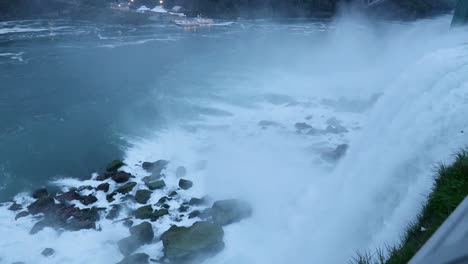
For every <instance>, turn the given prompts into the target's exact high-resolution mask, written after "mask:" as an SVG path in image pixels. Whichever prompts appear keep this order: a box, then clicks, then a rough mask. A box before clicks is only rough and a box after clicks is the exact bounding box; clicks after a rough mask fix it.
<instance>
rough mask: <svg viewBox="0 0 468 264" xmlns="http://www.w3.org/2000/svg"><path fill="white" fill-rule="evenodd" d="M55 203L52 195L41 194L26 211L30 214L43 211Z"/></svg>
mask: <svg viewBox="0 0 468 264" xmlns="http://www.w3.org/2000/svg"><path fill="white" fill-rule="evenodd" d="M54 205H55V201H54V198H53V197H52V196H43V197H41V198H39V199H37V200H36V201H35V202H33V203H32V204H30V205H29V206H28V211H29V213H31V214H33V215H34V214H39V213H44V212H46V211H47V210H50V209H51V208H53V207H54Z"/></svg>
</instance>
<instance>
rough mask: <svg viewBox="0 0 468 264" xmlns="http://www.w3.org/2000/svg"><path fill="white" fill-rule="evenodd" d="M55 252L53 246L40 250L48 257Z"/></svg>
mask: <svg viewBox="0 0 468 264" xmlns="http://www.w3.org/2000/svg"><path fill="white" fill-rule="evenodd" d="M54 253H55V250H54V249H53V248H45V249H44V250H42V252H41V255H42V256H44V257H49V256H52V255H53V254H54Z"/></svg>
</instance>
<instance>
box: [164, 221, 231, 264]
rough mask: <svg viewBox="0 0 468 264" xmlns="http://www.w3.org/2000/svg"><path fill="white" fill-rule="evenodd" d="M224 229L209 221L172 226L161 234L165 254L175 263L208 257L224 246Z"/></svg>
mask: <svg viewBox="0 0 468 264" xmlns="http://www.w3.org/2000/svg"><path fill="white" fill-rule="evenodd" d="M223 237H224V231H223V229H222V227H221V226H219V225H216V224H213V223H209V222H196V223H195V224H194V225H193V226H191V227H178V226H172V227H171V228H170V229H169V230H167V231H166V232H164V233H163V234H162V235H161V240H162V241H163V246H164V255H165V257H166V258H167V259H169V261H171V262H173V263H183V262H186V261H189V260H193V259H198V258H207V257H210V256H212V255H215V254H217V253H219V252H220V251H221V250H222V249H223V248H224V242H223Z"/></svg>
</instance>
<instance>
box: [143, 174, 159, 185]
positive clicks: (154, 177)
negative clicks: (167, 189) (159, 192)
mask: <svg viewBox="0 0 468 264" xmlns="http://www.w3.org/2000/svg"><path fill="white" fill-rule="evenodd" d="M159 179H161V175H151V176H146V177H143V179H141V180H142V181H143V182H144V183H145V184H148V183H150V182H153V181H157V180H159Z"/></svg>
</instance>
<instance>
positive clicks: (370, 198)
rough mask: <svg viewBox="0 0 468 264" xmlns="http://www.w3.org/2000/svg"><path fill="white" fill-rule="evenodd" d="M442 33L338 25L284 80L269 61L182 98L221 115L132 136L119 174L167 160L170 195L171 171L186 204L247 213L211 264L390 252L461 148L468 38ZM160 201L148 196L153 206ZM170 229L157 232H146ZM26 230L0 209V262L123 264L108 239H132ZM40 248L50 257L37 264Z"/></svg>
mask: <svg viewBox="0 0 468 264" xmlns="http://www.w3.org/2000/svg"><path fill="white" fill-rule="evenodd" d="M356 21H358V22H359V23H356ZM448 25H449V19H448V18H447V17H442V18H438V19H435V20H427V21H420V22H416V23H413V24H407V25H388V24H387V25H384V26H382V25H381V24H380V25H379V26H368V25H367V23H363V21H362V20H359V19H356V18H354V17H352V18H349V17H344V18H341V19H339V20H338V21H337V22H336V23H335V25H334V27H333V32H331V33H330V34H329V35H327V39H326V41H324V43H323V44H321V45H318V46H313V49H312V48H311V50H308V51H306V50H305V51H304V52H310V53H314V54H316V58H317V60H316V61H310V60H306V59H303V58H297V63H298V64H297V65H294V66H295V67H292V69H291V70H288V69H286V68H285V67H281V66H282V65H271V66H269V67H267V68H266V69H262V70H259V71H255V74H254V75H253V76H251V75H249V76H248V78H247V79H246V80H236V78H232V79H230V78H226V79H225V81H224V82H220V83H219V86H221V87H222V88H220V89H221V90H220V92H219V96H218V97H214V98H218V99H212V100H208V99H207V100H203V101H197V102H192V103H193V104H199V105H200V106H203V107H209V108H211V109H217V110H218V112H222V113H224V114H223V115H209V114H202V115H201V116H200V118H198V119H197V120H193V121H189V122H187V121H180V122H179V121H178V120H174V121H173V122H172V123H171V124H169V125H168V127H167V128H165V129H164V130H159V131H157V132H155V133H154V134H153V135H150V136H146V137H145V138H128V139H127V140H128V142H129V143H130V147H129V148H128V149H127V150H126V155H125V162H126V164H128V166H127V167H125V170H126V171H129V172H131V173H132V174H134V175H136V176H137V178H136V182H137V183H138V184H139V185H142V184H143V182H142V180H141V178H142V177H143V176H146V175H147V173H146V172H145V171H143V170H142V169H141V167H139V166H135V165H136V164H139V162H140V161H154V160H158V159H166V160H170V161H171V163H170V165H169V167H168V168H167V169H166V175H167V179H166V183H167V185H168V186H169V187H168V188H172V187H171V186H176V184H177V179H176V178H175V177H174V174H175V170H176V168H177V167H178V166H180V165H183V166H185V167H186V168H187V171H188V175H187V177H188V179H190V180H193V181H194V184H195V185H194V188H193V189H190V190H189V191H187V192H186V193H184V194H183V197H182V198H189V197H200V196H203V195H209V196H211V197H213V198H214V199H223V198H242V199H245V200H247V201H249V202H250V203H251V204H252V206H253V209H254V214H253V216H252V217H251V218H249V219H247V220H245V221H242V222H241V223H238V224H235V225H232V226H229V227H227V228H225V233H226V234H225V242H226V248H225V250H224V251H223V252H221V253H220V254H219V255H217V256H216V257H214V258H212V259H209V260H207V261H206V262H207V263H213V264H220V263H226V264H230V263H242V264H253V263H255V264H267V263H268V264H271V263H278V264H283V263H345V262H346V261H348V260H349V259H350V258H351V257H352V256H353V254H354V253H355V251H356V250H366V249H373V248H375V247H379V246H382V245H383V244H385V243H390V244H392V243H396V242H398V238H399V237H400V235H401V232H402V231H403V228H404V227H405V226H406V225H407V224H408V223H409V222H410V221H411V220H413V219H414V217H415V216H416V215H417V213H418V210H419V209H420V206H421V203H422V202H423V201H424V198H425V196H426V195H427V194H428V191H429V189H430V187H431V184H432V182H433V178H432V176H433V171H432V165H433V164H434V163H435V162H439V161H446V162H449V161H450V160H451V154H452V153H453V152H454V151H455V150H457V149H458V148H461V147H463V146H464V145H465V144H467V143H468V137H467V136H466V133H461V131H467V130H468V121H467V120H466V113H468V76H467V75H466V72H467V71H468V48H467V47H466V46H465V45H464V44H463V43H464V41H466V37H465V35H466V32H457V31H452V32H449V31H448ZM314 49H319V50H314ZM307 58H308V57H307ZM307 67H310V68H309V69H310V70H308V68H307ZM298 68H301V69H303V70H302V71H300V70H299V71H297V70H296V69H298ZM240 76H242V75H240ZM249 84H250V85H249ZM253 84H255V85H256V86H255V87H253V88H252V85H253ZM376 95H378V96H376ZM230 98H231V99H232V98H236V100H237V101H245V102H249V103H248V104H247V106H246V105H245V104H240V103H233V102H232V101H230V100H228V99H230ZM188 100H190V99H188ZM262 121H266V122H262ZM297 122H307V123H308V124H310V125H312V126H313V127H314V128H316V129H318V130H319V131H322V130H323V129H325V128H326V127H327V125H328V124H330V123H339V124H341V125H342V126H344V127H346V128H347V129H348V132H347V133H324V132H321V133H315V134H307V133H298V132H297V131H296V130H297V129H296V128H295V123H297ZM344 143H346V144H349V145H350V148H349V150H348V152H347V153H346V155H345V156H344V158H343V159H342V160H340V161H339V162H334V161H330V160H329V159H326V158H324V155H323V154H324V153H327V152H330V151H332V150H333V149H334V148H335V147H336V146H338V145H340V144H344ZM55 183H56V184H57V185H58V186H61V187H62V188H69V187H73V186H82V185H91V186H96V185H97V184H98V183H99V182H96V181H94V180H89V181H84V182H83V181H77V180H73V179H59V180H57V181H56V182H55ZM112 188H115V186H111V189H112ZM165 191H167V190H165ZM161 195H163V193H162V192H161V193H158V191H157V192H155V194H154V195H153V196H152V198H151V199H152V203H155V202H157V200H158V199H159V197H160V196H161ZM98 198H102V199H100V200H101V201H105V198H104V197H98ZM15 199H16V200H17V202H19V203H23V204H26V203H27V202H28V201H30V200H31V198H30V197H28V196H27V195H25V194H20V195H18V196H17V197H16V198H15ZM182 200H183V199H182ZM80 206H82V205H80ZM99 206H108V204H107V203H102V204H99ZM175 207H176V205H175ZM193 221H195V220H188V219H186V220H184V221H183V222H181V223H178V224H181V225H190V224H192V223H193ZM172 223H173V221H172V220H171V219H164V220H161V221H159V222H158V223H156V224H154V227H155V231H156V234H157V235H159V234H161V233H162V232H164V231H165V230H166V229H167V228H168V227H169V226H170V224H172ZM33 224H34V221H33V217H31V216H28V217H25V218H20V219H18V220H17V221H14V213H12V212H10V211H8V210H7V209H6V207H5V206H4V207H0V234H1V236H2V238H3V239H2V240H0V263H3V262H4V263H11V262H14V261H25V262H26V263H115V262H117V261H119V260H120V259H121V258H122V255H121V254H120V253H119V251H118V248H117V246H116V242H117V241H118V240H119V239H122V238H124V237H126V236H128V232H129V231H128V229H127V228H125V227H123V225H121V224H116V223H112V222H111V221H109V220H101V221H100V222H99V227H100V230H101V231H95V230H86V231H79V232H63V233H57V232H56V231H53V230H52V229H45V230H44V231H41V232H39V233H38V234H36V235H34V236H31V235H29V234H28V233H29V230H30V229H31V227H32V226H33ZM45 247H52V248H54V249H55V250H56V254H55V255H54V256H53V257H52V258H49V259H45V258H43V257H42V256H40V252H41V251H42V249H44V248H45ZM161 249H162V244H161V243H160V242H159V243H154V244H152V245H147V246H144V247H142V248H140V249H139V251H140V252H147V253H149V254H150V256H151V257H152V258H157V257H158V256H160V255H161ZM2 261H3V262H2Z"/></svg>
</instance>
